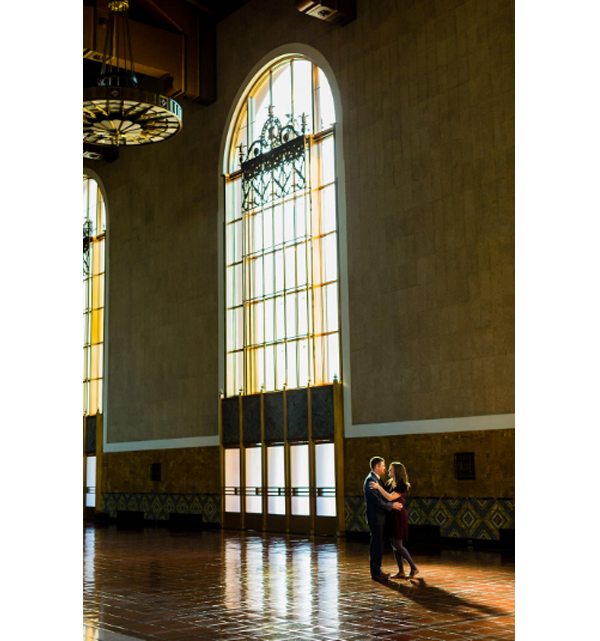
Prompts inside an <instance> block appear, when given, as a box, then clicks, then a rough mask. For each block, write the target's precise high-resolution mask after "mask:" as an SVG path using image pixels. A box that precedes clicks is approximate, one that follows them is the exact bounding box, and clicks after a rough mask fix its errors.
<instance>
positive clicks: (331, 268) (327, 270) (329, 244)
mask: <svg viewBox="0 0 600 641" xmlns="http://www.w3.org/2000/svg"><path fill="white" fill-rule="evenodd" d="M321 246H322V248H323V277H324V279H325V282H329V281H331V280H337V234H329V236H325V237H324V238H322V239H321Z"/></svg>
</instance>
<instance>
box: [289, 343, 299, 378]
mask: <svg viewBox="0 0 600 641" xmlns="http://www.w3.org/2000/svg"><path fill="white" fill-rule="evenodd" d="M297 349H298V343H297V342H296V341H293V342H292V343H288V344H287V386H288V388H289V389H294V388H295V387H298V371H297V368H296V364H297V358H296V356H297Z"/></svg>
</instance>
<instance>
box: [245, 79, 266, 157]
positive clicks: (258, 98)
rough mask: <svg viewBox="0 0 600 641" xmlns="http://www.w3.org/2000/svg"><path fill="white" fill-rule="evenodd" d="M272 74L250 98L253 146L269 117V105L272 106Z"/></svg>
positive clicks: (261, 82) (255, 89)
mask: <svg viewBox="0 0 600 641" xmlns="http://www.w3.org/2000/svg"><path fill="white" fill-rule="evenodd" d="M270 76H271V74H270V73H269V74H267V75H266V76H265V77H264V78H263V79H262V80H261V81H259V84H258V85H257V86H256V87H255V88H254V90H253V91H252V96H251V97H250V98H248V109H249V110H250V121H251V124H250V132H249V135H250V138H249V140H248V144H252V143H253V142H254V141H255V140H257V139H258V138H259V136H260V134H261V131H262V128H263V126H264V124H265V123H266V122H267V118H268V117H269V105H270V104H271V91H270V86H271V78H270Z"/></svg>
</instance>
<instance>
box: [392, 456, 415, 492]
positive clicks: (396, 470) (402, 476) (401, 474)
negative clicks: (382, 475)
mask: <svg viewBox="0 0 600 641" xmlns="http://www.w3.org/2000/svg"><path fill="white" fill-rule="evenodd" d="M400 482H403V483H404V484H405V485H406V489H407V490H408V489H409V488H410V483H409V482H408V474H407V472H406V468H405V467H404V465H403V464H402V463H399V462H398V461H394V462H393V463H390V479H389V481H388V485H389V486H390V487H391V489H392V490H395V489H396V486H397V485H399V484H400Z"/></svg>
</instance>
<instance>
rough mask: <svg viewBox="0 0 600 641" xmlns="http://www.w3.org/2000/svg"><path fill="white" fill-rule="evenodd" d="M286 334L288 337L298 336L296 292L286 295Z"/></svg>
mask: <svg viewBox="0 0 600 641" xmlns="http://www.w3.org/2000/svg"><path fill="white" fill-rule="evenodd" d="M285 315H286V335H287V337H288V338H292V337H293V336H296V334H297V331H296V294H288V295H287V296H286V297H285Z"/></svg>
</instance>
